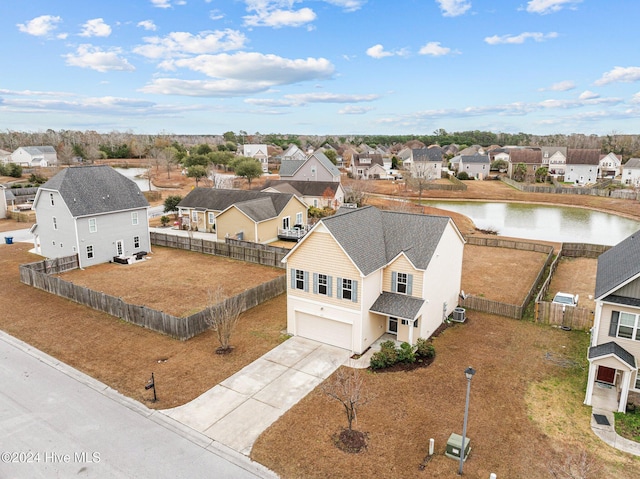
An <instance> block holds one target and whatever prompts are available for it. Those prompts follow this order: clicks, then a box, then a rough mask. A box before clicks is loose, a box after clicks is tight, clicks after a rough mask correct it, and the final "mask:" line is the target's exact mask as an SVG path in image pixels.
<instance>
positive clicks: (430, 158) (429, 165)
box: [410, 146, 442, 180]
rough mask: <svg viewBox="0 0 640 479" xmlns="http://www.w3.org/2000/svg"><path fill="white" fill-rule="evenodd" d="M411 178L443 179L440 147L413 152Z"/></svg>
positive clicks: (419, 149)
mask: <svg viewBox="0 0 640 479" xmlns="http://www.w3.org/2000/svg"><path fill="white" fill-rule="evenodd" d="M410 171H411V176H413V177H414V178H425V179H428V180H439V179H440V178H441V177H442V149H441V148H440V147H438V146H434V147H429V148H414V149H412V150H411V163H410Z"/></svg>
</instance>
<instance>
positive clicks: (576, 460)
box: [549, 450, 602, 479]
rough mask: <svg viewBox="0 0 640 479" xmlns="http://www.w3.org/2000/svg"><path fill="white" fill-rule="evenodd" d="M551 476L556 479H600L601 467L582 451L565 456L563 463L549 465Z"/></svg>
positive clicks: (593, 458) (594, 459)
mask: <svg viewBox="0 0 640 479" xmlns="http://www.w3.org/2000/svg"><path fill="white" fill-rule="evenodd" d="M549 472H550V473H551V476H552V477H554V478H556V479H595V478H598V477H602V467H601V466H600V464H599V463H598V462H597V461H596V458H595V457H594V456H592V455H590V454H588V453H587V452H586V451H584V450H582V451H581V452H579V453H578V454H576V455H571V454H569V455H567V456H566V457H565V460H564V462H561V463H554V464H551V465H549Z"/></svg>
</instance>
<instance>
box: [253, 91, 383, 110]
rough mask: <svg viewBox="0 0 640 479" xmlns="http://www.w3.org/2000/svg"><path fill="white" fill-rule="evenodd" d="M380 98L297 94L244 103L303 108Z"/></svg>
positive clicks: (374, 96) (331, 94)
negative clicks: (311, 104)
mask: <svg viewBox="0 0 640 479" xmlns="http://www.w3.org/2000/svg"><path fill="white" fill-rule="evenodd" d="M378 98H380V95H375V94H371V95H346V94H338V93H298V94H291V95H284V97H283V98H281V99H277V100H274V99H266V98H249V99H246V100H245V103H251V104H252V105H260V106H271V107H288V106H303V105H307V104H309V103H360V102H369V101H374V100H377V99H378Z"/></svg>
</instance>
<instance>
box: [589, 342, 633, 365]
mask: <svg viewBox="0 0 640 479" xmlns="http://www.w3.org/2000/svg"><path fill="white" fill-rule="evenodd" d="M611 354H613V355H614V356H616V357H617V358H618V359H620V360H621V361H623V362H625V363H626V364H627V365H628V366H629V367H630V368H633V369H635V368H636V358H635V357H634V355H633V354H631V353H630V352H629V351H627V350H626V349H624V348H623V347H622V346H620V345H619V344H618V343H614V342H613V341H611V342H608V343H604V344H599V345H597V346H591V347H590V348H589V359H596V358H601V357H602V356H609V355H611Z"/></svg>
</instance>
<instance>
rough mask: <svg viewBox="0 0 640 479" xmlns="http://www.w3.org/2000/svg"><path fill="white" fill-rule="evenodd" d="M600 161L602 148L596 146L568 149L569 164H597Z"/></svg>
mask: <svg viewBox="0 0 640 479" xmlns="http://www.w3.org/2000/svg"><path fill="white" fill-rule="evenodd" d="M599 163H600V150H598V149H596V148H581V149H577V148H574V149H570V150H568V151H567V165H597V164H599Z"/></svg>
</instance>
